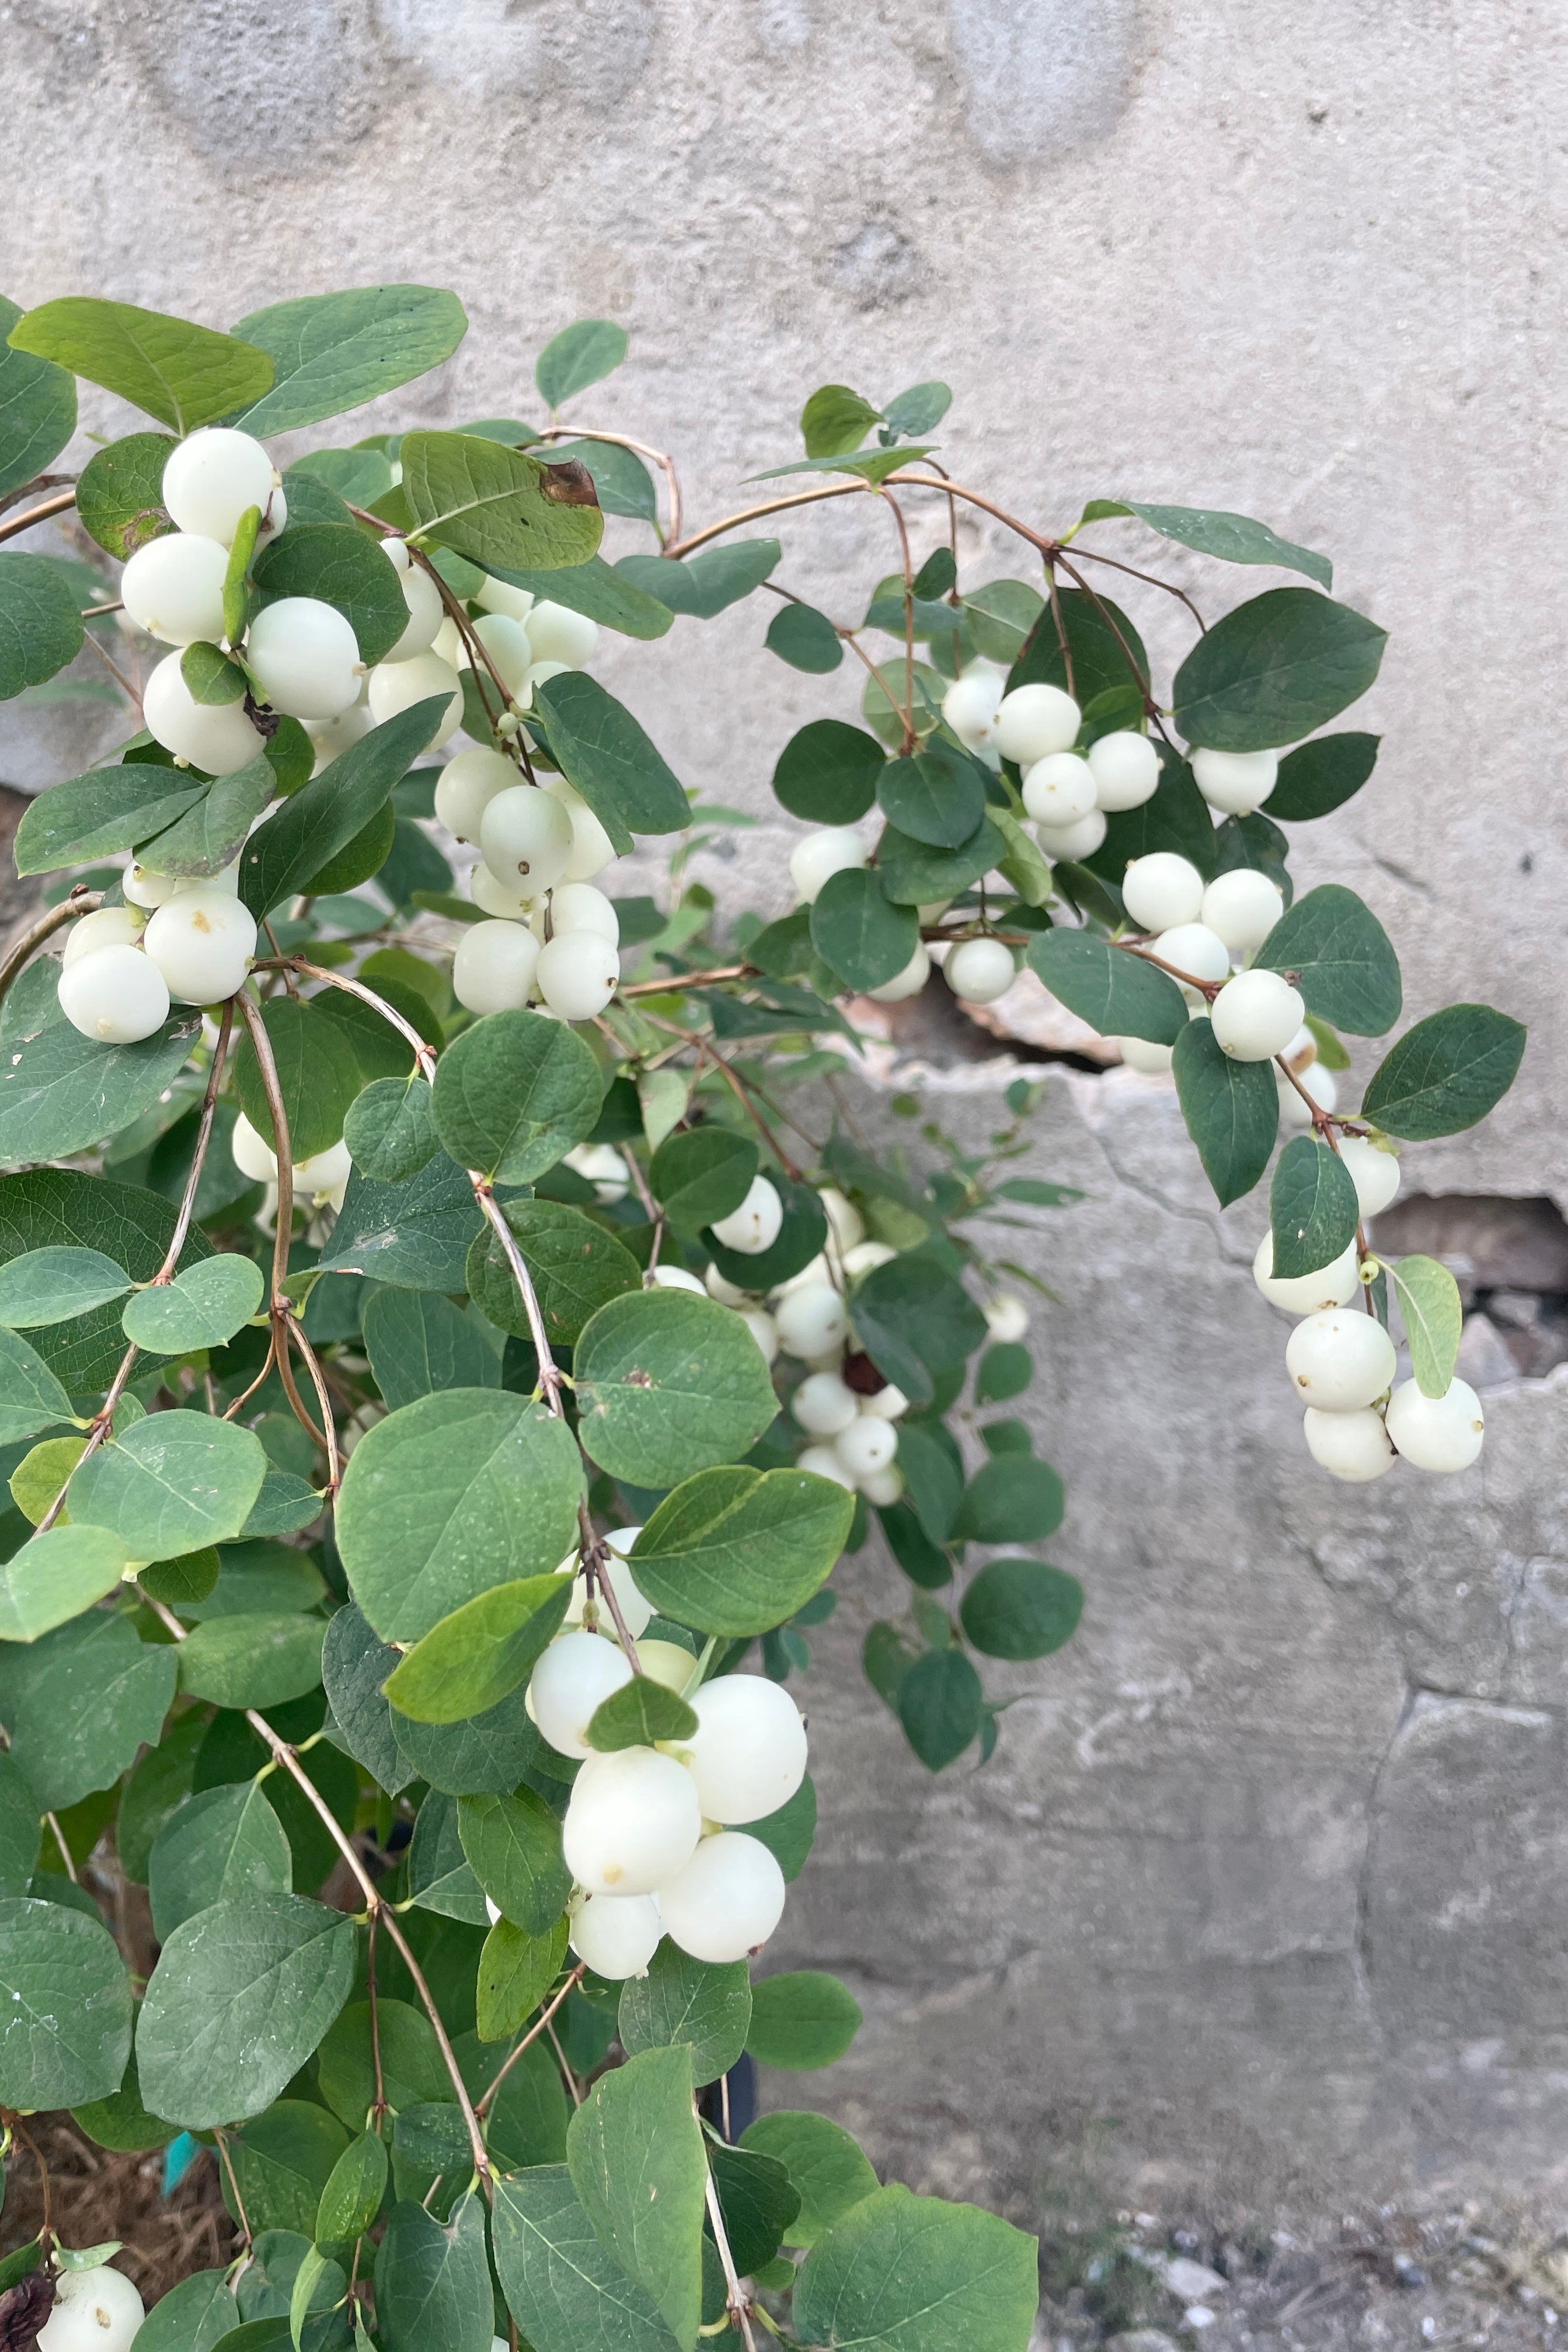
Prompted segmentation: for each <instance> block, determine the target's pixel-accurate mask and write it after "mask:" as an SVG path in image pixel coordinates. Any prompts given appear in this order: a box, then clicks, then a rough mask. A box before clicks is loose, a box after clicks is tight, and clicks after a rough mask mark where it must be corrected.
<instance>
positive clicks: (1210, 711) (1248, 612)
mask: <svg viewBox="0 0 1568 2352" xmlns="http://www.w3.org/2000/svg"><path fill="white" fill-rule="evenodd" d="M1387 641H1388V633H1387V631H1386V630H1384V629H1380V628H1379V627H1378V626H1377V625H1376V623H1375V622H1373V621H1369V620H1368V619H1367V618H1366V616H1365V614H1362V613H1356V612H1352V609H1351V607H1350V606H1349V605H1348V604H1335V603H1334V602H1333V600H1332V598H1331V597H1328V596H1320V595H1319V594H1318V593H1317V592H1316V591H1315V590H1314V589H1311V588H1270V589H1268V590H1267V591H1266V592H1265V593H1264V594H1263V595H1261V596H1254V597H1253V598H1252V599H1251V601H1250V603H1248V604H1238V605H1237V607H1236V609H1235V611H1234V612H1230V613H1227V614H1226V615H1225V617H1224V619H1223V620H1220V621H1216V622H1215V625H1214V627H1213V628H1212V629H1211V630H1210V631H1209V633H1208V635H1206V636H1205V637H1200V638H1199V639H1198V642H1197V644H1196V645H1195V646H1194V647H1193V650H1192V652H1191V653H1190V654H1189V655H1188V656H1187V657H1186V660H1185V661H1184V663H1183V664H1182V667H1181V668H1180V669H1179V670H1178V671H1177V672H1176V681H1175V686H1174V688H1173V719H1174V721H1175V724H1176V726H1177V727H1178V728H1179V729H1180V730H1181V732H1182V734H1183V735H1184V736H1185V738H1186V740H1187V741H1188V742H1189V743H1202V744H1206V745H1208V746H1209V747H1210V748H1212V749H1213V750H1214V751H1268V750H1269V749H1271V748H1272V747H1273V746H1274V745H1276V744H1279V743H1294V742H1296V741H1298V740H1300V737H1301V736H1303V735H1310V734H1311V733H1312V732H1313V731H1314V730H1315V729H1317V728H1319V727H1323V726H1326V725H1327V724H1328V722H1329V720H1330V719H1337V718H1338V716H1339V714H1340V712H1341V711H1342V710H1343V709H1345V708H1346V706H1347V705H1348V704H1350V703H1352V702H1355V701H1357V700H1359V698H1360V697H1361V696H1362V695H1363V694H1364V693H1365V692H1366V690H1367V688H1368V687H1369V686H1370V685H1371V684H1372V682H1373V678H1375V677H1376V676H1377V672H1378V666H1379V664H1380V663H1381V662H1382V659H1383V648H1384V645H1385V644H1386V643H1387Z"/></svg>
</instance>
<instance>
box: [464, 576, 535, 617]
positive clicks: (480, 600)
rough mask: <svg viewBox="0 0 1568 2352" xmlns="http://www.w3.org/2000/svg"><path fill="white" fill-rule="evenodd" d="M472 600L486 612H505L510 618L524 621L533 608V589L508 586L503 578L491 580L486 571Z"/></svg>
mask: <svg viewBox="0 0 1568 2352" xmlns="http://www.w3.org/2000/svg"><path fill="white" fill-rule="evenodd" d="M474 602H475V604H478V605H479V606H481V607H482V609H483V610H484V611H485V612H487V613H505V614H507V616H508V618H509V619H510V620H513V621H526V620H527V618H528V616H529V614H530V613H531V611H532V610H533V591H532V589H531V588H509V587H508V585H507V583H506V582H505V581H504V580H492V579H490V577H489V574H488V573H487V574H486V577H485V581H484V584H483V585H482V587H481V588H480V590H479V594H478V595H477V596H476V597H475V599H474Z"/></svg>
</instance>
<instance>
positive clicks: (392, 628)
mask: <svg viewBox="0 0 1568 2352" xmlns="http://www.w3.org/2000/svg"><path fill="white" fill-rule="evenodd" d="M251 577H252V579H253V580H254V581H255V583H256V586H257V588H258V591H259V593H260V596H261V600H262V603H263V604H273V603H275V602H276V601H277V600H278V599H279V597H283V596H313V597H316V598H319V599H320V601H321V603H322V604H331V606H332V607H333V608H334V610H335V611H337V612H339V613H341V614H342V616H343V618H344V620H345V621H347V623H348V625H349V626H350V627H351V628H352V629H353V633H354V636H355V639H356V641H357V643H358V645H359V654H360V659H361V661H363V662H380V661H384V660H385V659H386V656H387V655H388V654H389V653H390V652H391V651H392V648H393V646H395V644H396V643H397V640H398V638H399V637H400V636H401V635H403V632H404V631H405V628H406V627H407V626H408V606H407V604H405V601H404V595H403V590H402V588H401V586H400V585H399V583H398V577H397V574H396V572H395V571H394V570H393V568H392V566H391V564H390V563H389V562H387V560H386V558H385V556H384V555H383V553H382V551H381V550H380V548H379V547H378V546H377V544H376V542H375V541H374V539H373V538H372V537H371V535H370V533H369V532H368V531H366V530H359V529H358V528H357V527H356V526H354V525H353V524H344V523H294V522H290V524H289V529H288V530H286V531H285V532H284V533H283V534H282V536H281V538H279V539H276V540H274V541H272V543H271V545H270V546H269V547H264V548H263V549H262V551H261V553H260V554H259V555H258V557H257V559H256V563H255V567H254V569H253V571H252V573H251Z"/></svg>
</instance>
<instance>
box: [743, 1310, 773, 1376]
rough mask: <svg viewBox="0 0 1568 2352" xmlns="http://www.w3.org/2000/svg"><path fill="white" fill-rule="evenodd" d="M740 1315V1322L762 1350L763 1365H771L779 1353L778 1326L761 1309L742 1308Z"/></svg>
mask: <svg viewBox="0 0 1568 2352" xmlns="http://www.w3.org/2000/svg"><path fill="white" fill-rule="evenodd" d="M740 1315H741V1320H742V1323H743V1324H744V1325H745V1327H746V1328H747V1330H748V1331H749V1332H750V1333H751V1335H752V1339H754V1340H755V1341H756V1343H757V1345H758V1347H759V1348H760V1349H762V1354H763V1363H764V1364H771V1363H772V1362H773V1359H774V1358H775V1357H776V1356H777V1354H778V1351H779V1327H778V1325H777V1324H776V1323H775V1322H774V1321H773V1317H772V1316H771V1315H770V1314H768V1313H767V1311H766V1309H765V1308H763V1307H742V1308H741V1310H740Z"/></svg>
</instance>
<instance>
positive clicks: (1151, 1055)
mask: <svg viewBox="0 0 1568 2352" xmlns="http://www.w3.org/2000/svg"><path fill="white" fill-rule="evenodd" d="M1105 1042H1106V1044H1107V1045H1114V1046H1116V1047H1117V1049H1118V1050H1119V1052H1120V1053H1121V1058H1122V1060H1123V1061H1124V1062H1125V1063H1126V1065H1127V1066H1128V1068H1129V1069H1130V1070H1137V1071H1138V1072H1140V1074H1141V1075H1142V1076H1144V1077H1146V1078H1158V1077H1164V1076H1167V1075H1168V1073H1169V1071H1170V1067H1171V1059H1172V1049H1171V1047H1170V1046H1169V1045H1155V1044H1154V1042H1153V1040H1152V1038H1149V1037H1108V1038H1107V1039H1106V1041H1105Z"/></svg>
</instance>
